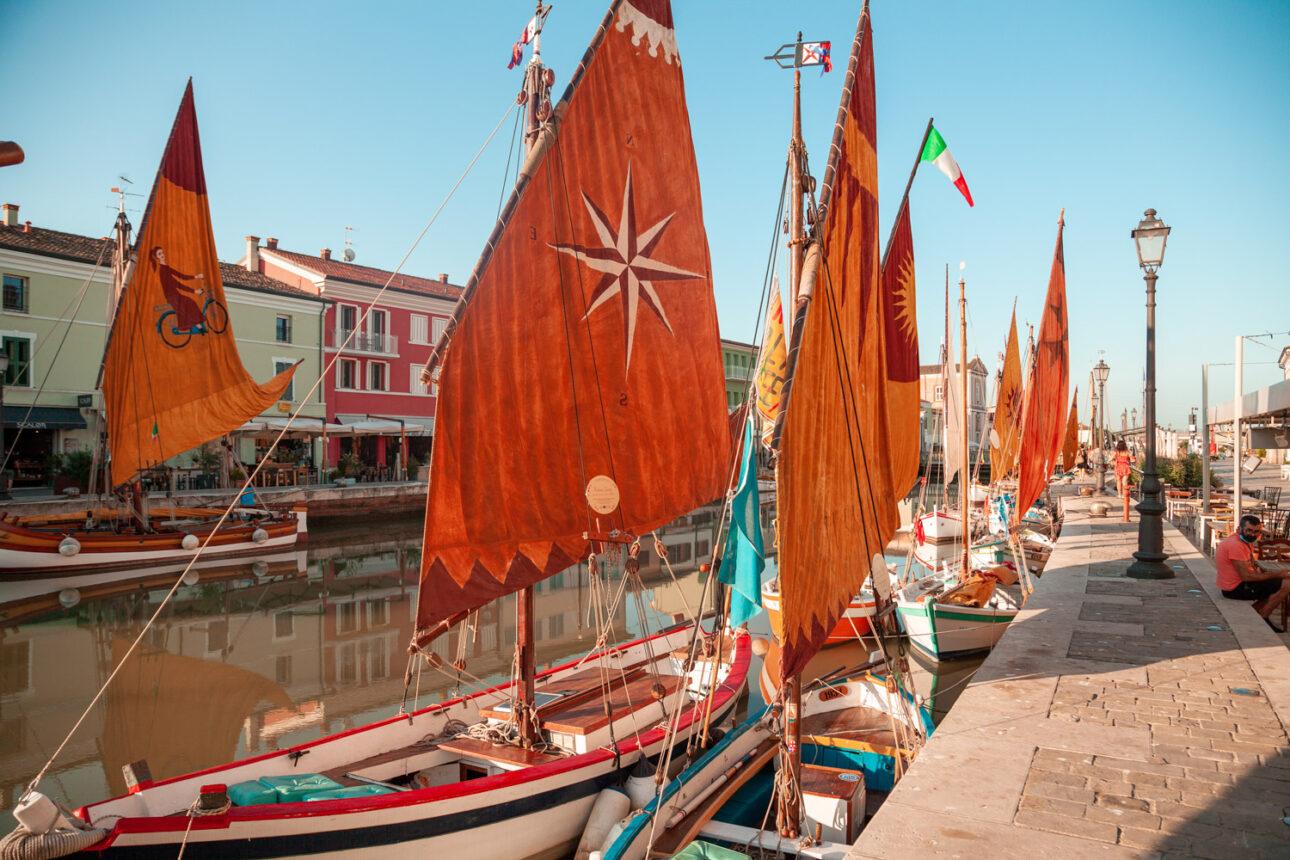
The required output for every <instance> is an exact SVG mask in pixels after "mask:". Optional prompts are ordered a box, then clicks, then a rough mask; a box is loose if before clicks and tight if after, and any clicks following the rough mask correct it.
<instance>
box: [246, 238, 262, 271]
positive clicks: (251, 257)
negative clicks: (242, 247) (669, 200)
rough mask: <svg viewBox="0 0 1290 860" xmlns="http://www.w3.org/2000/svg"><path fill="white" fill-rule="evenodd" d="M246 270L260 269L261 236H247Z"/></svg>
mask: <svg viewBox="0 0 1290 860" xmlns="http://www.w3.org/2000/svg"><path fill="white" fill-rule="evenodd" d="M246 270H247V271H248V272H258V271H260V237H259V236H247V237H246Z"/></svg>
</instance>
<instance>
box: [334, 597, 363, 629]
mask: <svg viewBox="0 0 1290 860" xmlns="http://www.w3.org/2000/svg"><path fill="white" fill-rule="evenodd" d="M357 629H358V606H357V604H354V603H338V604H336V632H337V633H353V632H354V631H355V630H357Z"/></svg>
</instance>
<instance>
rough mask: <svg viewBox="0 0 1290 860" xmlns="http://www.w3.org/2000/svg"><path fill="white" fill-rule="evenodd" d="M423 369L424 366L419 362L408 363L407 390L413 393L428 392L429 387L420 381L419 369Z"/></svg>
mask: <svg viewBox="0 0 1290 860" xmlns="http://www.w3.org/2000/svg"><path fill="white" fill-rule="evenodd" d="M423 369H424V366H423V365H420V364H410V365H408V391H410V392H411V393H413V394H429V393H430V388H429V387H428V386H427V385H426V384H425V383H424V382H422V381H421V371H422V370H423Z"/></svg>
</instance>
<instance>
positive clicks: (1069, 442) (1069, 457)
mask: <svg viewBox="0 0 1290 860" xmlns="http://www.w3.org/2000/svg"><path fill="white" fill-rule="evenodd" d="M1078 454H1079V388H1078V387H1077V388H1076V389H1075V393H1074V394H1072V395H1071V417H1070V419H1069V420H1067V422H1066V438H1065V439H1064V440H1063V441H1062V471H1063V472H1069V471H1070V470H1071V469H1073V468H1074V467H1075V457H1076V455H1078Z"/></svg>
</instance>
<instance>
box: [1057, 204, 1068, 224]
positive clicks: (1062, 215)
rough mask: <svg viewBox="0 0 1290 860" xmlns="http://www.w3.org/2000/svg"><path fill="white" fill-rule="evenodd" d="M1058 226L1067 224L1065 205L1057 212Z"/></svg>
mask: <svg viewBox="0 0 1290 860" xmlns="http://www.w3.org/2000/svg"><path fill="white" fill-rule="evenodd" d="M1057 226H1058V227H1064V226H1066V207H1065V206H1063V207H1062V211H1061V212H1059V213H1058V214H1057Z"/></svg>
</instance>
